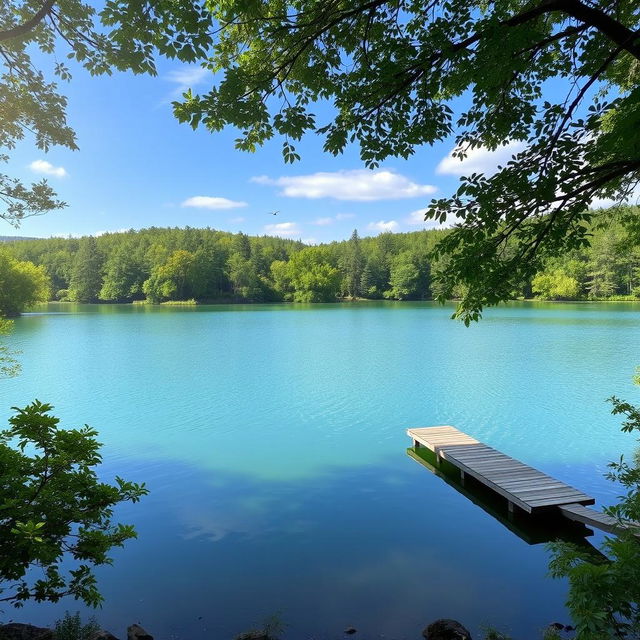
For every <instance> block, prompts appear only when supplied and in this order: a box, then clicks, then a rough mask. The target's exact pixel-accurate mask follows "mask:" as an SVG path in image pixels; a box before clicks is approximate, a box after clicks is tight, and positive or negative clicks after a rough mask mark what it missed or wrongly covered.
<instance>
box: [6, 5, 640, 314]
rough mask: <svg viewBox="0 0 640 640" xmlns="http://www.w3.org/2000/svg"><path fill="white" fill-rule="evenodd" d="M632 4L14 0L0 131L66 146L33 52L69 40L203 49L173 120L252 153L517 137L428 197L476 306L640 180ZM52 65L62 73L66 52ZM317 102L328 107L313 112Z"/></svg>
mask: <svg viewBox="0 0 640 640" xmlns="http://www.w3.org/2000/svg"><path fill="white" fill-rule="evenodd" d="M636 9H637V7H636V3H635V2H634V0H619V1H618V2H615V3H611V2H608V0H591V1H589V2H585V1H581V0H500V1H497V2H492V3H486V2H480V1H479V0H474V1H472V2H467V1H466V0H453V1H451V0H447V1H446V2H445V1H444V0H435V1H427V0H358V1H357V2H346V0H328V1H327V0H301V1H299V2H295V3H291V2H286V1H285V2H282V1H281V0H247V1H243V2H236V1H235V0H234V1H231V0H216V1H215V2H206V3H205V2H195V3H194V2H187V0H176V1H174V2H149V1H148V0H145V1H142V2H132V1H131V0H111V1H110V2H107V3H106V4H105V6H104V8H103V9H102V10H101V11H99V12H98V13H96V11H95V9H94V8H93V6H90V5H89V4H84V3H82V2H80V1H79V0H58V1H54V0H41V1H39V2H36V0H9V1H8V2H5V3H3V5H2V8H1V9H0V60H2V62H3V64H4V73H3V75H2V78H1V87H0V91H1V92H2V103H3V105H5V106H6V109H5V110H4V112H6V117H3V119H2V124H1V125H0V146H2V147H4V148H7V149H11V148H12V147H13V146H14V145H15V143H16V141H18V140H20V139H21V138H22V137H23V136H24V135H25V132H27V131H33V132H34V134H35V140H36V144H37V145H38V146H40V147H41V148H43V149H47V148H48V147H49V146H51V145H54V144H59V145H64V146H67V147H69V148H75V146H76V141H75V137H74V134H73V131H72V130H71V129H70V128H69V126H68V125H67V122H66V113H65V111H66V100H65V99H64V97H63V96H61V95H60V93H59V90H58V87H57V84H56V82H53V81H51V80H50V79H47V78H46V76H45V74H44V73H43V72H42V71H41V70H40V69H39V68H38V67H36V66H35V65H34V60H35V59H36V58H35V57H34V58H33V59H32V58H31V52H32V51H33V50H34V48H35V49H40V51H41V52H43V53H45V54H51V53H53V51H54V49H56V59H57V60H59V59H61V58H62V56H61V55H59V54H60V53H61V52H62V50H64V48H65V47H66V51H67V53H68V55H69V56H70V57H71V58H73V59H74V60H75V62H76V63H78V64H79V65H82V66H84V67H85V68H86V69H87V70H88V71H89V72H91V73H109V72H110V71H111V70H112V69H113V68H116V69H130V70H133V71H134V72H136V73H145V72H146V73H155V60H154V58H155V56H157V55H160V56H166V57H168V58H174V59H178V60H180V61H183V62H187V63H200V64H202V65H204V66H205V67H206V68H209V69H211V70H212V71H214V72H216V74H215V76H214V77H215V85H214V86H213V87H212V88H211V89H210V90H209V91H205V92H204V93H202V94H200V95H196V94H194V93H192V92H191V91H187V92H186V93H185V95H184V97H183V99H182V100H180V101H178V102H176V104H175V114H176V116H177V117H178V119H179V120H180V121H182V122H185V123H188V124H190V125H191V126H192V127H194V128H196V127H198V126H204V127H205V128H207V129H208V130H210V131H219V130H221V129H223V128H224V127H226V126H233V127H236V128H237V129H238V130H239V131H240V134H239V137H238V138H237V140H236V147H237V148H239V149H244V150H253V149H255V148H256V147H257V146H258V145H261V144H263V143H265V142H266V141H268V140H270V139H271V138H273V137H275V136H278V137H280V138H281V140H282V144H283V147H282V148H283V156H284V159H285V161H287V162H293V161H294V160H296V159H297V158H298V157H299V155H298V152H297V150H296V148H295V143H296V141H297V140H299V139H300V138H302V136H304V135H305V134H307V133H315V134H319V135H320V136H323V138H324V148H325V150H326V151H327V152H329V153H333V154H338V153H341V152H342V151H343V150H344V149H345V147H346V146H347V145H348V144H350V143H356V144H358V145H359V147H360V154H361V158H362V160H363V161H364V163H365V164H366V165H367V166H369V167H376V166H378V165H379V163H381V162H382V161H384V160H385V159H386V158H389V157H393V156H400V157H405V158H406V157H408V156H410V155H411V154H412V153H414V151H415V149H416V147H418V146H420V145H422V144H431V143H435V142H438V141H443V140H448V139H449V138H451V137H452V136H455V139H456V150H455V154H454V155H455V156H456V157H460V158H462V157H464V156H465V155H466V154H468V153H469V152H470V151H472V150H474V149H478V148H486V149H489V150H491V149H496V148H498V147H500V146H501V145H504V144H506V143H508V142H511V141H521V142H522V143H523V150H522V151H520V152H519V153H517V154H516V156H515V157H514V158H513V159H512V160H511V161H510V162H508V163H507V164H506V165H505V166H503V167H500V168H499V170H498V171H497V172H496V173H494V174H493V175H480V174H472V175H469V176H466V177H465V178H463V179H462V182H461V185H460V187H459V189H458V190H457V192H456V193H455V194H454V195H453V196H452V197H450V198H442V199H438V200H434V201H433V202H432V203H431V205H430V206H429V209H428V213H427V215H428V216H430V217H432V218H435V219H437V220H440V221H443V220H445V219H447V220H449V221H452V222H456V223H458V224H457V226H456V228H455V229H454V231H453V232H452V233H451V234H449V235H447V236H446V237H444V238H443V242H442V243H441V244H440V246H439V248H438V254H439V255H440V256H441V257H444V256H447V260H448V270H447V279H446V280H443V281H442V282H441V283H440V284H439V285H438V286H437V287H436V288H437V290H438V291H439V295H441V296H442V297H443V298H446V297H451V294H452V292H453V291H455V290H458V291H464V299H463V300H462V303H461V306H460V309H459V314H460V315H462V317H463V318H464V319H465V321H469V320H471V319H474V318H477V317H479V313H480V311H481V309H482V306H483V305H484V304H493V303H496V302H498V301H500V300H503V299H505V298H508V297H509V296H510V295H511V293H512V291H513V289H514V287H516V286H519V284H520V282H521V281H522V280H523V279H526V278H531V277H532V276H533V275H534V274H535V272H536V271H537V270H539V269H540V268H541V264H542V261H544V260H545V259H547V258H548V257H549V256H554V255H556V256H557V255H560V254H562V253H563V252H567V251H569V250H572V249H576V248H578V249H580V248H583V247H584V246H585V245H586V244H588V241H589V239H588V229H589V222H590V219H591V215H592V214H591V213H590V212H589V210H588V205H589V203H590V202H591V201H592V200H593V199H594V198H595V197H609V198H614V199H620V198H622V197H624V196H625V195H628V194H629V193H630V191H631V190H632V189H633V187H634V185H635V184H636V183H637V181H638V178H639V177H640V151H639V149H640V109H639V108H638V104H639V99H638V98H639V96H640V87H639V82H638V79H639V77H640V75H639V74H640V65H639V60H640V41H639V38H638V27H639V26H640V14H638V12H637V11H636ZM58 49H60V51H58ZM37 59H38V61H39V60H40V59H41V57H38V58H37ZM55 73H56V74H57V81H61V80H68V79H69V77H70V70H69V68H68V67H67V66H66V65H65V64H64V63H56V64H55ZM318 103H329V104H330V105H331V107H332V109H330V110H329V113H330V114H331V115H327V116H326V117H323V118H321V117H319V116H318V115H317V113H316V111H318V109H317V104H318ZM4 112H3V113H4ZM323 112H327V110H326V109H324V110H323ZM6 180H9V179H8V178H7V179H6ZM6 180H5V182H4V183H2V184H0V193H1V195H2V197H4V198H5V201H7V205H8V208H7V211H6V212H5V213H4V217H6V218H7V219H10V220H14V221H15V220H19V219H20V218H21V217H23V216H24V215H28V214H29V213H33V212H37V211H44V210H46V209H47V208H51V207H52V206H58V205H59V204H60V203H57V202H54V196H53V194H52V192H51V191H50V190H49V191H47V189H48V187H46V185H41V187H40V192H39V194H38V193H36V192H37V191H38V189H37V188H36V187H34V188H33V189H32V193H31V195H30V196H27V195H25V194H26V191H28V188H27V187H23V186H19V185H17V183H16V187H15V188H16V189H18V191H16V192H13V193H12V191H11V185H9V187H7V186H6V185H7V184H9V183H7V182H6ZM3 185H4V186H3ZM21 189H22V191H21ZM25 190H26V191H25ZM12 203H14V204H12ZM16 207H17V208H16ZM247 258H248V257H247ZM354 283H355V281H352V283H351V285H353V284H354ZM351 285H349V286H348V289H353V287H352V286H351Z"/></svg>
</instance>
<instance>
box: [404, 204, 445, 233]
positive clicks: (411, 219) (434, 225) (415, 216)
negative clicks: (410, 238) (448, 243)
mask: <svg viewBox="0 0 640 640" xmlns="http://www.w3.org/2000/svg"><path fill="white" fill-rule="evenodd" d="M426 212H427V209H426V208H424V209H416V210H415V211H412V212H411V213H410V214H409V215H408V216H407V217H406V218H405V222H406V223H407V224H410V225H414V226H421V227H423V228H425V229H439V228H443V227H446V226H447V225H446V224H440V223H439V222H438V221H437V220H425V219H424V214H425V213H426Z"/></svg>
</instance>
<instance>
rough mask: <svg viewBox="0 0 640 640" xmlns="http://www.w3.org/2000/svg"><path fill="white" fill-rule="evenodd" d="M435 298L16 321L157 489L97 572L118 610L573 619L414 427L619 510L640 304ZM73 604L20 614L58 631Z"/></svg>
mask: <svg viewBox="0 0 640 640" xmlns="http://www.w3.org/2000/svg"><path fill="white" fill-rule="evenodd" d="M451 311H452V309H451V308H442V307H439V306H435V305H432V304H429V303H416V304H411V303H403V304H394V303H384V304H383V303H380V304H375V303H372V304H358V305H339V306H338V305H326V306H325V305H316V306H286V305H268V306H267V305H265V306H211V307H198V308H149V307H144V306H109V305H102V306H73V305H58V306H56V305H50V306H48V307H46V308H45V309H44V310H43V312H42V313H33V314H27V315H25V316H23V317H22V318H19V319H18V320H17V321H16V325H15V329H16V330H15V332H14V334H13V336H12V337H11V339H10V341H11V343H12V345H13V346H15V347H16V348H19V349H21V350H22V351H23V354H22V356H21V357H20V360H21V362H22V365H23V373H22V375H21V376H20V377H18V378H16V379H13V380H9V381H3V382H2V383H1V386H0V390H1V391H0V418H1V419H2V420H3V421H5V420H6V417H8V416H9V415H10V413H11V412H10V406H12V405H24V404H27V403H28V402H30V401H31V400H32V399H33V398H38V399H39V400H42V401H46V402H49V403H51V404H54V405H55V407H56V414H57V415H59V416H60V417H61V418H62V423H63V425H65V426H69V427H71V426H79V425H82V424H84V423H88V424H90V425H91V426H93V427H95V428H97V429H98V430H99V432H100V438H101V440H102V442H104V450H103V453H104V464H103V466H102V470H101V474H102V476H103V477H104V478H106V479H109V478H112V477H113V476H114V475H116V474H119V475H122V476H124V477H125V478H127V479H131V480H136V481H146V482H147V484H148V486H149V488H150V489H151V494H150V496H148V497H147V498H145V499H144V500H143V501H142V502H141V503H140V504H137V505H127V506H124V507H123V508H121V509H120V510H119V512H118V515H119V517H120V519H121V520H123V521H125V522H133V523H135V524H136V526H137V529H138V532H139V539H138V540H137V541H133V542H131V543H130V544H128V545H127V547H126V548H125V549H123V550H118V551H117V552H116V553H115V554H114V555H115V564H114V566H113V567H107V568H103V569H101V570H100V571H99V582H100V586H101V590H102V592H103V593H104V595H105V596H106V603H105V606H104V608H103V609H102V610H99V611H98V613H97V617H98V619H99V621H100V622H101V623H102V624H103V625H104V626H105V627H107V628H109V629H110V630H112V631H114V632H116V635H122V630H123V629H124V627H125V626H126V625H128V624H130V623H131V622H134V621H141V622H142V623H143V624H144V625H145V626H146V627H148V629H149V630H150V631H151V632H152V633H153V634H154V635H155V636H156V637H157V638H194V639H199V638H202V639H205V638H207V639H210V640H217V639H225V638H229V639H230V638H232V637H233V636H234V635H235V634H236V633H238V632H240V631H243V630H246V629H247V628H248V627H251V626H254V625H256V624H259V623H260V622H261V621H262V620H264V619H265V618H266V617H268V616H269V615H272V614H274V613H276V612H279V615H280V617H281V619H282V620H283V621H284V622H285V623H286V624H287V629H286V635H285V638H340V637H341V636H342V630H343V629H344V628H345V627H347V626H350V625H353V626H355V627H356V628H357V629H358V630H359V635H358V637H361V638H365V637H367V638H379V637H383V636H384V637H385V638H416V637H419V634H420V631H421V629H422V628H423V626H424V625H425V624H426V623H427V622H430V621H432V620H433V619H435V618H439V617H454V618H457V619H459V620H461V621H462V622H463V623H465V624H466V625H467V626H469V627H470V628H471V629H472V630H473V631H477V630H478V629H479V628H480V627H481V626H482V625H483V624H486V623H493V624H496V625H498V626H500V627H501V628H502V629H503V630H505V631H509V632H511V633H513V634H514V636H516V637H517V638H520V639H521V640H526V639H528V638H534V637H537V633H538V630H539V629H541V628H542V627H543V626H545V625H546V624H548V623H549V622H551V621H553V620H561V621H564V622H568V618H567V615H566V613H565V611H564V607H563V602H564V598H565V595H566V585H565V584H564V583H563V582H561V581H554V580H551V579H550V578H548V577H547V562H548V552H547V551H546V549H545V547H544V545H541V544H538V545H530V544H528V543H527V542H526V541H524V540H523V539H521V538H520V537H518V536H516V535H514V534H513V533H512V532H511V531H509V530H508V529H507V528H505V527H504V526H503V525H502V524H500V522H498V521H497V520H495V519H494V518H493V517H491V516H490V515H488V514H487V513H486V512H485V511H483V510H482V509H480V508H479V507H478V506H476V505H474V504H473V503H472V502H471V501H469V500H467V499H466V498H465V497H463V496H462V495H460V494H459V493H457V492H456V491H455V490H453V489H452V488H451V487H450V486H448V485H447V484H445V483H444V482H443V481H442V480H440V479H439V478H438V477H436V476H434V475H432V474H431V473H429V472H428V471H427V470H426V469H425V468H423V467H421V466H420V465H418V464H416V462H415V461H413V460H411V459H410V458H409V457H408V456H407V453H406V447H407V446H408V444H409V442H408V439H407V437H406V435H405V429H406V428H407V427H410V426H427V425H433V424H453V425H455V426H457V427H458V428H460V429H462V430H463V431H466V432H469V433H471V434H473V435H474V436H476V437H477V438H479V439H481V440H484V441H486V442H487V443H489V444H490V445H492V446H494V447H496V448H498V449H501V450H503V451H505V452H506V453H508V454H510V455H512V456H514V457H516V458H520V459H522V460H523V461H526V462H527V463H529V464H531V465H533V466H536V467H538V468H540V469H542V470H544V471H546V472H548V473H550V474H552V475H555V476H557V477H559V478H561V479H563V480H565V481H567V482H569V483H571V484H573V485H575V486H577V487H578V488H580V489H582V490H584V491H585V492H587V493H591V494H593V495H594V496H595V497H596V498H597V499H598V501H599V503H600V504H607V503H610V502H612V501H613V500H615V497H616V495H617V490H616V488H615V487H614V486H611V485H610V483H608V482H607V481H606V480H604V479H603V478H602V474H603V472H604V471H605V470H606V463H607V461H608V460H610V459H613V458H616V457H617V456H618V455H619V454H620V453H621V452H627V453H630V452H631V451H632V449H633V444H634V443H633V440H632V439H631V438H630V437H629V436H625V435H624V434H621V433H620V432H619V426H618V425H619V420H618V419H616V418H615V417H612V416H611V415H610V414H609V407H608V405H607V404H606V403H605V399H606V398H607V397H609V396H610V395H612V394H616V395H619V396H621V397H624V398H627V399H629V400H632V401H638V400H639V398H638V395H639V394H638V391H637V390H636V389H635V388H634V387H633V385H632V383H631V376H632V374H633V370H634V367H635V366H636V365H637V364H640V331H638V328H639V327H640V306H637V305H630V304H606V305H594V304H589V305H586V304H582V305H581V304H554V305H534V304H525V303H523V304H513V305H510V306H507V307H503V308H500V309H497V310H492V311H490V312H489V313H487V314H486V317H485V319H484V320H483V321H482V322H481V323H480V324H479V325H477V326H473V327H470V328H468V329H467V328H465V327H464V326H462V325H461V324H459V323H456V322H453V321H451V320H450V319H449V316H450V314H451ZM65 609H70V610H72V611H75V610H76V609H79V610H81V611H83V612H84V609H83V608H82V607H80V606H79V605H77V603H75V602H73V601H70V602H66V603H61V604H59V605H55V606H53V605H30V606H28V607H25V608H24V609H23V610H21V611H18V612H14V611H13V610H5V612H4V614H2V617H3V618H4V619H8V618H14V619H16V620H25V621H26V620H28V621H30V622H33V623H36V624H39V623H42V624H49V623H51V622H52V621H53V620H54V619H55V618H56V617H60V616H61V615H62V614H63V613H64V611H65Z"/></svg>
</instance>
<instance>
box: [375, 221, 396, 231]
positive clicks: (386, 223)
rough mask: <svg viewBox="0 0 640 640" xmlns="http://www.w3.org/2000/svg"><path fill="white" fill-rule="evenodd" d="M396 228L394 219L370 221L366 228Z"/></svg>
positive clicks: (391, 229)
mask: <svg viewBox="0 0 640 640" xmlns="http://www.w3.org/2000/svg"><path fill="white" fill-rule="evenodd" d="M397 228H398V223H397V222H396V221H395V220H379V221H378V222H370V223H369V224H368V225H367V229H369V230H370V231H379V232H383V231H395V230H396V229H397Z"/></svg>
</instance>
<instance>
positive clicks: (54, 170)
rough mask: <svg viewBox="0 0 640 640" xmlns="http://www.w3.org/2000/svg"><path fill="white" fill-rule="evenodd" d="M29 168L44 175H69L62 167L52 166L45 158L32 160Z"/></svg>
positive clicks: (62, 176) (60, 176) (58, 176)
mask: <svg viewBox="0 0 640 640" xmlns="http://www.w3.org/2000/svg"><path fill="white" fill-rule="evenodd" d="M29 169H31V171H34V172H35V173H42V174H44V175H45V176H54V177H56V178H65V177H66V176H68V175H69V174H68V173H67V170H66V169H65V168H64V167H54V166H53V165H52V164H51V163H50V162H47V161H46V160H34V161H33V162H32V163H31V164H30V165H29Z"/></svg>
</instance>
